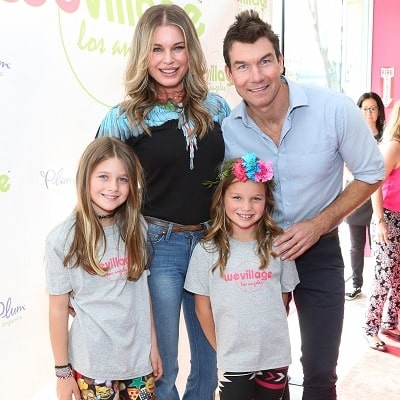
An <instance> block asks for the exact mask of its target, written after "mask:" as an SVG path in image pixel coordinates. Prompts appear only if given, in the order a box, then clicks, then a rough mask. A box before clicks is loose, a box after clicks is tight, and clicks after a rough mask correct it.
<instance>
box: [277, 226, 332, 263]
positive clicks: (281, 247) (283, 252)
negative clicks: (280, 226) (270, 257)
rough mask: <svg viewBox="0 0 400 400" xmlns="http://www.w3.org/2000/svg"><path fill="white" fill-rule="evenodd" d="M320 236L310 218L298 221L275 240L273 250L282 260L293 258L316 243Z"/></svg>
mask: <svg viewBox="0 0 400 400" xmlns="http://www.w3.org/2000/svg"><path fill="white" fill-rule="evenodd" d="M322 233H325V232H322ZM320 237H321V232H320V230H319V229H318V227H317V225H316V224H315V223H314V222H313V221H312V220H306V221H302V222H298V223H297V224H294V225H292V226H291V227H290V228H288V229H286V230H285V231H284V233H283V234H282V235H280V236H279V237H278V239H276V240H275V242H274V245H275V246H276V247H277V248H276V249H275V252H276V254H277V255H278V256H279V257H281V259H282V260H286V259H287V260H294V259H296V258H297V257H299V256H301V255H302V254H303V253H304V252H305V251H306V250H308V249H309V248H310V247H311V246H313V245H314V244H315V243H317V242H318V240H319V238H320Z"/></svg>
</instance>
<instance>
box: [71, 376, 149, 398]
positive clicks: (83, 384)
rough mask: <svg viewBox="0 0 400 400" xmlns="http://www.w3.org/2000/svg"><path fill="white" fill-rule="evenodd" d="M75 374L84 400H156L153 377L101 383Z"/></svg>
mask: <svg viewBox="0 0 400 400" xmlns="http://www.w3.org/2000/svg"><path fill="white" fill-rule="evenodd" d="M73 372H74V377H75V379H76V382H77V383H78V387H79V390H80V391H81V396H82V399H83V400H156V396H155V394H154V389H155V382H154V378H153V375H152V374H150V375H146V376H141V377H139V378H134V379H128V380H115V381H99V380H96V379H93V378H88V377H87V376H83V375H82V374H80V373H79V372H76V371H75V370H74V371H73Z"/></svg>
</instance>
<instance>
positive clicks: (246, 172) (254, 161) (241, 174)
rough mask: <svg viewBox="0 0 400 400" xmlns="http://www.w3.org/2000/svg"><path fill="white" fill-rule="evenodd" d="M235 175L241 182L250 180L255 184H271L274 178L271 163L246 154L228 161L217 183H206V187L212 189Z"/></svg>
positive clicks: (223, 166)
mask: <svg viewBox="0 0 400 400" xmlns="http://www.w3.org/2000/svg"><path fill="white" fill-rule="evenodd" d="M231 174H233V175H234V176H235V178H236V179H238V180H239V181H240V182H246V181H247V180H248V179H250V180H251V181H253V182H256V183H257V182H269V181H272V178H273V176H274V173H273V169H272V162H271V161H262V160H259V159H258V158H257V157H256V154H255V153H246V154H245V155H243V156H242V157H240V158H235V159H232V160H228V161H226V162H225V163H224V164H223V165H222V168H221V171H220V173H219V174H218V177H217V180H216V181H206V182H204V185H206V186H207V187H212V186H214V185H217V184H218V183H219V182H221V181H222V180H223V179H225V178H226V177H227V176H229V175H231Z"/></svg>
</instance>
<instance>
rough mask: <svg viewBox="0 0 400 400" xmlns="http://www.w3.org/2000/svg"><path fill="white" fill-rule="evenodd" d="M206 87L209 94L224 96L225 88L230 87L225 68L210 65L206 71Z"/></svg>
mask: <svg viewBox="0 0 400 400" xmlns="http://www.w3.org/2000/svg"><path fill="white" fill-rule="evenodd" d="M207 81H208V87H209V88H210V91H211V92H215V93H218V94H220V95H221V96H224V94H225V92H226V88H227V87H229V86H232V84H231V83H230V82H229V80H228V77H227V76H226V73H225V67H220V66H218V65H216V64H214V65H211V66H210V68H209V69H208V71H207Z"/></svg>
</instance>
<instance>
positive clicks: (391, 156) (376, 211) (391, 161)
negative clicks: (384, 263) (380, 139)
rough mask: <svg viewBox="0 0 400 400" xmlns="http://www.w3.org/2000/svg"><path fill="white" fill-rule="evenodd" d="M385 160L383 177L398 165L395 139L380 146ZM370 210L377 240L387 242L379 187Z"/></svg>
mask: <svg viewBox="0 0 400 400" xmlns="http://www.w3.org/2000/svg"><path fill="white" fill-rule="evenodd" d="M380 149H381V152H382V155H383V159H384V162H385V179H386V178H387V177H388V176H389V175H390V174H391V172H392V171H393V170H394V169H395V168H398V167H399V165H400V143H399V142H398V141H397V140H391V141H389V142H385V143H383V144H382V145H381V147H380ZM371 202H372V210H373V215H374V220H375V222H376V236H377V239H378V241H380V242H387V241H388V240H389V239H388V227H387V224H386V222H385V220H384V218H383V196H382V189H381V188H379V189H378V190H376V191H375V192H374V193H373V194H372V196H371Z"/></svg>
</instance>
